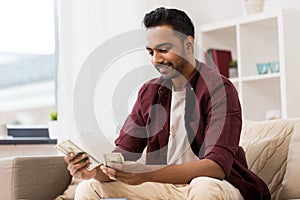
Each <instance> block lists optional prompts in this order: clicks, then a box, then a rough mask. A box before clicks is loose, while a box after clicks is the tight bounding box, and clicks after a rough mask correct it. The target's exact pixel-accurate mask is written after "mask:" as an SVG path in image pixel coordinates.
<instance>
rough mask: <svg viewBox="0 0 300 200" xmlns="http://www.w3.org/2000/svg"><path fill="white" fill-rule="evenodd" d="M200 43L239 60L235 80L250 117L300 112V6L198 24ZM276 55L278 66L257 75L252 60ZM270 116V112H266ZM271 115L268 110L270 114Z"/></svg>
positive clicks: (271, 58) (267, 59)
mask: <svg viewBox="0 0 300 200" xmlns="http://www.w3.org/2000/svg"><path fill="white" fill-rule="evenodd" d="M199 39H200V41H199V44H201V46H202V47H203V48H204V49H205V50H207V49H209V48H215V49H226V50H230V51H231V53H232V58H233V59H236V60H237V61H238V77H237V78H232V79H231V81H232V82H233V83H234V85H235V86H236V88H237V90H238V92H239V97H240V100H241V104H242V107H243V116H244V118H245V119H249V120H265V119H266V118H267V115H270V113H273V116H274V117H280V118H288V117H300V106H299V105H298V102H300V12H299V11H298V12H297V11H291V10H282V11H279V12H276V13H275V12H274V13H261V14H255V15H251V16H245V17H242V18H238V19H232V20H228V21H223V22H219V23H214V24H207V25H203V26H201V27H200V37H199ZM274 61H278V62H279V64H280V71H279V72H277V73H271V72H270V71H269V72H268V73H267V74H264V75H261V74H258V71H257V67H256V64H257V63H266V62H274ZM271 116H272V115H271ZM269 117H270V116H269Z"/></svg>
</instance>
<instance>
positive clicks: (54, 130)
mask: <svg viewBox="0 0 300 200" xmlns="http://www.w3.org/2000/svg"><path fill="white" fill-rule="evenodd" d="M49 116H50V121H49V122H48V133H49V138H51V139H57V137H58V135H59V124H58V120H57V111H56V110H55V111H51V112H50V113H49Z"/></svg>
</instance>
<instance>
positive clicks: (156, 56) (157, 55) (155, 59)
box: [151, 52, 163, 64]
mask: <svg viewBox="0 0 300 200" xmlns="http://www.w3.org/2000/svg"><path fill="white" fill-rule="evenodd" d="M151 62H152V63H153V64H157V63H163V57H162V55H161V54H160V53H159V52H154V53H153V55H152V58H151Z"/></svg>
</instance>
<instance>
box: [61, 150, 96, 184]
mask: <svg viewBox="0 0 300 200" xmlns="http://www.w3.org/2000/svg"><path fill="white" fill-rule="evenodd" d="M64 160H65V161H66V162H67V163H68V170H69V171H70V174H71V175H72V176H73V177H75V178H78V179H90V178H94V177H95V176H96V174H97V168H98V169H99V167H96V168H94V169H93V170H91V171H88V170H87V168H88V166H89V164H90V161H89V158H88V157H87V155H86V154H85V153H83V154H82V155H80V156H75V155H74V154H73V153H70V154H68V155H66V156H65V158H64Z"/></svg>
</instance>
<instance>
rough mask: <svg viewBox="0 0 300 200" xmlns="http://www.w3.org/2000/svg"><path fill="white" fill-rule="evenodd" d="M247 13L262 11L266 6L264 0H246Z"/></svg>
mask: <svg viewBox="0 0 300 200" xmlns="http://www.w3.org/2000/svg"><path fill="white" fill-rule="evenodd" d="M244 4H245V8H246V13H247V15H251V14H255V13H260V12H262V11H263V8H264V0H244Z"/></svg>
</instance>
